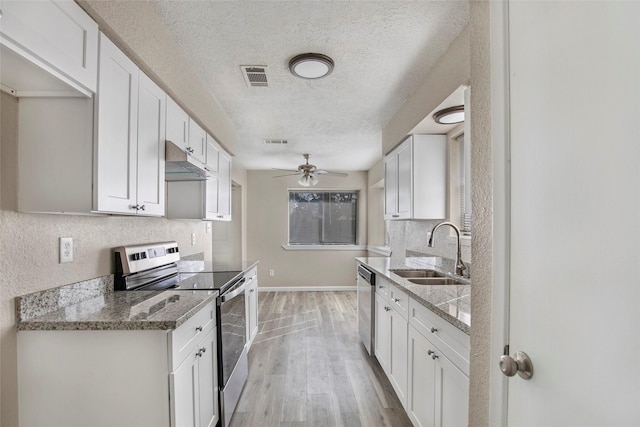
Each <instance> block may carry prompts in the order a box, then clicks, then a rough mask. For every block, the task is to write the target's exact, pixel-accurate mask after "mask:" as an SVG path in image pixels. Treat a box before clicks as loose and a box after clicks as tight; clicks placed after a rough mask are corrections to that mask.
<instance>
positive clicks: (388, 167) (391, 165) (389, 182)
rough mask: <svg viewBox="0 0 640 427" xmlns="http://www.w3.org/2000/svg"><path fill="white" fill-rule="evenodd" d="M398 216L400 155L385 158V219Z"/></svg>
mask: <svg viewBox="0 0 640 427" xmlns="http://www.w3.org/2000/svg"><path fill="white" fill-rule="evenodd" d="M395 218H398V156H396V155H395V154H391V155H388V156H387V157H385V159H384V219H395Z"/></svg>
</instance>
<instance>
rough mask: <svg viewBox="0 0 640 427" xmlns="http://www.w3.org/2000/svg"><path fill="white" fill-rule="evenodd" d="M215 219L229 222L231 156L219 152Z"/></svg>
mask: <svg viewBox="0 0 640 427" xmlns="http://www.w3.org/2000/svg"><path fill="white" fill-rule="evenodd" d="M216 219H218V220H221V221H231V156H230V155H228V154H227V153H226V152H224V151H220V157H219V161H218V214H217V215H216Z"/></svg>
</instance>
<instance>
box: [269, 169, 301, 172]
mask: <svg viewBox="0 0 640 427" xmlns="http://www.w3.org/2000/svg"><path fill="white" fill-rule="evenodd" d="M271 170H274V171H284V172H299V171H298V169H280V168H271Z"/></svg>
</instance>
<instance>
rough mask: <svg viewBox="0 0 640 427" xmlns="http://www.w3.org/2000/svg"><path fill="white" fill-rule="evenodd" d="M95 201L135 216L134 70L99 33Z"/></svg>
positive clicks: (98, 206)
mask: <svg viewBox="0 0 640 427" xmlns="http://www.w3.org/2000/svg"><path fill="white" fill-rule="evenodd" d="M96 105H97V108H96V109H97V112H96V116H97V120H96V123H95V126H97V128H98V132H97V139H96V152H97V164H96V168H97V171H96V172H95V174H96V186H95V188H94V191H95V195H94V199H95V200H96V203H95V206H94V208H95V209H96V210H97V211H102V212H118V213H130V214H135V213H136V208H135V205H136V198H137V195H136V174H137V164H138V154H137V140H138V67H136V65H135V64H134V63H133V62H132V61H131V60H130V59H129V58H127V57H126V55H125V54H124V53H122V52H121V51H120V49H118V48H117V47H116V45H114V44H113V43H112V42H111V41H110V40H109V39H108V38H107V37H105V35H104V34H100V74H99V82H98V93H97V96H96Z"/></svg>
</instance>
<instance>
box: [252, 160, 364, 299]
mask: <svg viewBox="0 0 640 427" xmlns="http://www.w3.org/2000/svg"><path fill="white" fill-rule="evenodd" d="M274 175H278V173H277V172H274V171H249V172H248V189H249V192H248V200H247V203H248V206H247V212H248V229H247V232H248V242H247V243H248V257H249V259H251V260H254V259H255V260H260V268H259V269H258V279H259V284H260V286H263V287H279V286H283V287H284V286H305V285H308V286H355V265H356V264H355V260H354V257H358V256H365V254H366V251H362V250H356V251H352V250H348V251H340V250H333V251H329V250H318V251H308V250H298V251H291V250H289V251H287V250H284V249H283V248H282V245H283V244H287V242H288V236H289V234H288V233H289V231H288V224H289V218H288V205H289V193H288V189H289V188H295V189H301V188H303V187H301V186H300V185H299V184H298V183H297V179H298V178H297V177H296V176H293V177H286V178H275V179H274V178H272V177H273V176H274ZM314 188H315V189H318V190H325V189H345V190H360V199H359V200H358V202H359V209H358V215H359V218H358V219H359V224H358V239H359V243H360V244H362V245H366V244H367V219H366V218H367V216H366V206H367V173H366V172H349V176H348V177H346V178H340V177H335V176H322V177H321V178H320V183H319V184H318V185H317V187H314ZM269 269H274V270H275V273H276V274H275V276H274V277H269V276H268V270H269Z"/></svg>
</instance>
